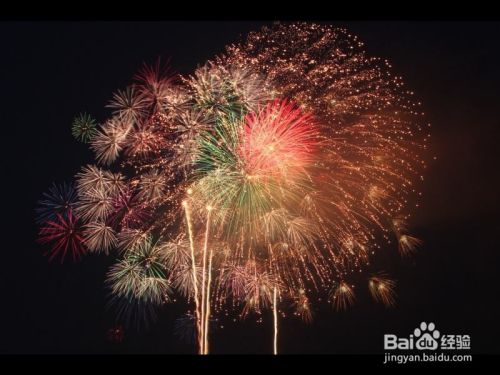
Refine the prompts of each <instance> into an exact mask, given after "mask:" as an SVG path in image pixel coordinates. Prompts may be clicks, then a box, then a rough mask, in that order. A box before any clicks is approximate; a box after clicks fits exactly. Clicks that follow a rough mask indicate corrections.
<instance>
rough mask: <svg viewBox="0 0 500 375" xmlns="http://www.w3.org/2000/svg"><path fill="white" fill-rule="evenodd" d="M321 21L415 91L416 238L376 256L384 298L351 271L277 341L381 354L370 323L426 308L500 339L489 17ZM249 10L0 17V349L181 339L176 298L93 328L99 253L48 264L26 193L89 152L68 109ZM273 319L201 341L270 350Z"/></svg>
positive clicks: (188, 49) (499, 130)
mask: <svg viewBox="0 0 500 375" xmlns="http://www.w3.org/2000/svg"><path fill="white" fill-rule="evenodd" d="M332 23H333V24H334V25H338V26H344V27H347V28H348V29H349V30H351V31H352V32H353V33H354V34H357V35H358V36H359V37H360V38H361V40H363V41H364V42H365V47H366V50H367V51H368V53H369V54H371V55H377V56H381V57H384V58H388V59H389V60H390V61H391V62H392V65H393V69H394V72H395V73H396V74H398V75H402V76H403V77H404V79H405V82H406V83H407V86H408V87H410V88H412V89H413V90H414V91H415V93H416V95H417V96H418V97H419V98H420V99H421V101H422V102H423V108H424V109H425V111H426V114H427V120H428V121H429V122H430V123H431V124H432V128H431V134H432V141H431V146H432V147H431V153H430V155H429V163H428V164H429V169H428V171H427V172H426V174H425V177H426V179H425V182H424V184H423V185H422V192H423V198H422V200H421V202H420V207H419V208H418V209H417V210H416V212H415V217H414V219H413V221H412V223H411V225H412V229H413V231H412V232H413V233H414V234H415V235H416V236H418V237H419V238H421V239H422V240H423V241H424V245H423V246H422V248H421V249H420V251H419V253H417V254H416V255H415V256H414V257H412V258H411V259H403V260H400V259H398V258H397V257H394V256H382V261H379V262H378V263H379V264H378V265H379V266H380V267H383V268H384V269H385V270H387V271H388V272H390V274H391V275H393V276H394V277H395V278H396V279H397V280H398V289H397V291H398V305H397V307H396V308H393V309H386V308H384V307H383V306H380V305H378V304H375V303H374V302H373V301H372V300H371V299H370V298H369V296H368V293H367V292H366V290H365V285H364V284H363V282H364V281H363V280H365V279H363V278H361V277H360V278H359V279H358V280H355V281H356V282H357V285H358V286H357V288H356V290H357V297H358V298H357V303H356V305H355V306H354V307H353V308H352V309H351V310H350V311H348V312H345V313H335V312H333V311H332V310H331V309H330V308H329V307H328V306H325V305H320V307H318V308H317V310H316V312H315V320H314V322H313V323H312V324H311V325H305V324H303V323H301V322H300V321H297V320H295V319H287V320H282V321H281V322H280V328H281V330H280V352H282V353H361V354H362V353H381V352H382V351H383V343H382V340H383V334H384V333H397V334H400V335H402V336H406V335H408V334H410V333H411V331H412V330H413V329H414V328H415V327H416V326H417V325H418V324H419V323H420V322H421V321H432V322H435V323H436V325H437V328H438V329H439V330H440V331H441V332H442V333H448V334H470V335H471V338H472V340H471V341H472V352H473V353H497V354H498V353H500V341H499V339H498V338H499V337H500V329H499V327H500V324H499V322H498V315H499V312H500V311H499V310H500V309H499V305H498V304H499V302H498V301H499V297H500V295H499V291H498V290H499V289H498V278H497V275H496V271H497V269H498V264H499V260H500V259H499V258H500V256H499V250H500V249H499V246H498V236H499V234H500V219H499V217H498V182H499V180H500V178H499V177H500V172H499V167H498V148H499V147H500V116H499V110H498V108H499V95H498V91H499V88H500V52H499V49H498V41H499V37H500V24H499V23H479V22H475V23H464V22H461V23H458V22H332ZM263 24H269V22H261V23H256V22H252V23H250V22H148V23H139V22H52V23H50V22H25V23H19V22H2V23H0V45H1V51H2V53H1V62H0V96H1V101H0V136H1V139H2V141H3V142H2V147H1V149H2V154H3V155H2V159H1V160H2V162H1V163H2V164H1V166H2V178H1V185H2V196H1V197H2V198H1V203H2V207H1V217H2V237H1V242H0V244H1V245H0V252H1V257H0V265H1V268H0V277H1V279H0V282H1V286H0V297H1V300H0V306H1V307H0V318H1V319H0V324H1V326H2V327H1V331H0V352H1V353H194V352H195V349H194V346H193V345H190V344H187V343H183V342H182V341H180V340H179V339H178V338H176V337H175V336H174V335H173V322H174V319H175V318H176V317H178V316H179V315H180V314H182V312H183V311H184V310H185V308H186V307H185V306H183V305H182V304H180V305H179V304H177V305H169V306H167V308H166V309H165V310H164V312H163V313H162V316H161V318H160V320H159V321H158V322H157V324H155V325H153V327H152V329H150V330H149V331H147V332H142V333H135V332H133V331H126V332H125V340H124V341H123V342H122V343H121V344H113V343H110V342H107V341H106V338H105V334H106V330H107V329H108V328H109V327H111V326H112V325H113V314H112V313H110V312H107V311H106V310H105V301H106V298H105V297H106V296H105V291H104V287H103V280H104V274H105V272H106V269H107V267H109V265H110V264H111V262H112V260H111V259H109V258H105V257H104V256H95V255H94V256H88V257H86V258H84V259H83V260H82V261H81V262H79V263H76V264H73V263H71V262H66V263H65V264H64V265H60V264H58V263H57V262H54V263H51V264H49V263H48V262H47V258H46V257H44V256H43V252H44V248H43V247H42V246H40V245H38V244H36V242H35V239H36V232H37V227H36V226H35V224H34V216H35V215H34V207H35V205H36V201H37V200H38V199H39V198H40V196H41V194H42V192H44V191H46V190H47V188H48V187H49V186H50V184H51V183H52V182H53V181H56V182H62V181H70V180H71V178H72V176H73V175H74V174H75V173H76V172H77V171H78V170H79V168H80V166H81V165H83V164H86V163H88V162H91V161H92V153H91V152H90V151H88V150H87V148H86V146H84V145H82V144H79V143H77V142H76V141H74V140H73V138H72V136H71V132H70V124H71V121H72V119H73V117H74V116H75V115H76V114H77V113H79V112H81V111H87V112H90V113H92V114H93V115H94V116H95V117H97V118H98V119H104V118H105V117H106V115H107V112H106V111H105V109H104V105H105V103H106V102H107V101H108V100H109V99H110V97H111V94H112V92H113V91H114V90H116V89H117V88H123V87H124V86H126V85H127V84H128V82H129V81H130V78H131V77H132V76H133V75H134V73H135V72H136V71H137V69H138V68H139V67H140V66H141V64H142V63H143V62H154V61H155V60H156V58H157V57H159V56H160V57H164V58H171V60H170V61H171V62H170V64H171V66H172V68H174V69H175V70H176V71H177V72H179V73H184V74H187V73H190V72H192V71H193V69H194V68H196V66H197V65H198V64H202V63H203V62H204V61H206V60H207V59H209V58H211V57H213V56H214V55H215V54H217V53H220V52H222V51H223V48H224V45H226V44H228V43H231V42H234V41H237V40H239V38H240V37H241V36H244V35H245V34H246V33H247V32H248V31H250V30H255V29H258V28H259V27H260V26H261V25H263ZM434 156H435V157H436V158H437V159H436V160H433V157H434ZM387 252H392V253H395V249H392V248H388V249H387ZM376 263H377V262H376ZM271 322H272V319H271V316H270V315H269V316H264V323H262V324H257V323H256V322H255V319H252V318H250V319H247V320H246V321H244V322H237V323H234V322H232V321H231V319H228V320H227V319H225V320H224V322H223V324H224V329H218V330H216V331H214V333H213V340H212V341H213V342H212V350H213V352H214V353H270V352H271V351H272V326H271Z"/></svg>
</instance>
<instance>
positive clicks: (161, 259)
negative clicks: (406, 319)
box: [38, 23, 428, 354]
mask: <svg viewBox="0 0 500 375" xmlns="http://www.w3.org/2000/svg"><path fill="white" fill-rule="evenodd" d="M108 108H110V109H111V112H112V113H111V117H110V118H109V119H107V120H105V121H103V122H102V123H101V124H102V125H100V126H99V129H96V122H95V121H93V120H91V119H90V117H88V116H87V115H85V116H84V115H82V116H80V117H79V118H77V119H78V121H76V120H75V121H76V122H75V124H77V125H74V126H73V134H74V135H75V137H76V138H78V139H80V140H83V141H86V142H89V143H90V149H91V150H92V151H93V152H94V154H95V158H96V163H97V164H98V165H99V166H96V165H87V166H85V167H84V168H82V170H81V171H80V172H79V173H78V174H77V175H76V184H75V187H76V188H75V189H71V188H69V187H65V186H64V187H62V188H56V187H53V188H51V190H50V191H49V193H48V194H46V195H45V196H44V198H43V199H42V201H41V202H40V205H39V209H38V214H39V221H40V222H41V223H44V224H43V225H44V226H43V227H42V230H41V231H40V236H41V241H42V242H49V241H55V245H54V248H53V249H54V251H53V254H62V255H63V256H64V255H65V254H66V253H67V252H68V251H71V252H72V253H73V254H80V253H82V252H83V251H85V250H89V251H92V252H103V253H106V254H113V256H117V257H118V259H117V263H116V264H115V265H113V266H112V267H111V269H110V270H109V272H108V275H107V285H108V286H109V290H110V292H111V304H112V305H114V306H115V307H116V308H117V310H118V314H119V316H122V317H124V318H125V319H129V318H130V317H131V316H137V314H140V313H141V311H144V312H148V314H146V315H148V316H153V315H154V313H156V310H157V309H158V308H160V307H161V306H162V305H163V304H164V303H165V302H169V301H171V300H172V298H171V297H170V296H171V295H172V294H173V293H177V294H178V295H179V296H181V297H183V298H184V299H185V300H186V301H187V303H189V304H191V307H194V309H191V311H192V313H190V315H189V316H185V317H183V318H182V321H183V322H184V323H185V324H187V323H186V322H189V324H191V323H193V328H194V330H195V331H196V338H197V343H198V346H199V353H201V354H207V353H208V352H209V340H208V337H209V325H210V324H209V322H210V320H211V319H212V318H211V316H212V314H214V313H217V312H220V311H221V310H225V311H227V310H228V309H231V308H233V309H238V310H239V315H240V316H241V317H245V316H249V315H250V313H251V312H253V313H256V314H257V315H259V316H262V315H263V314H264V312H265V311H266V310H272V315H273V322H274V352H275V353H277V347H278V326H279V324H278V315H279V314H278V312H280V311H281V310H284V309H285V308H286V307H285V306H288V307H290V306H291V308H292V309H293V311H294V312H293V313H294V314H295V315H297V316H300V317H301V318H302V319H303V320H304V321H305V322H310V321H311V320H312V311H313V306H312V302H311V299H310V298H309V297H308V296H307V295H306V291H307V294H309V295H312V293H315V294H321V293H328V292H329V293H330V295H329V296H330V300H331V302H332V304H333V306H334V308H335V309H336V310H345V309H347V308H348V307H350V306H351V305H352V304H353V303H354V300H355V297H354V286H352V285H350V284H348V283H347V281H345V280H348V278H349V276H350V275H351V274H352V273H353V272H359V271H362V270H363V269H364V268H365V266H366V265H367V264H368V263H369V262H370V258H371V256H372V255H374V254H376V252H377V251H378V250H379V249H381V248H383V247H384V246H386V245H387V246H389V244H391V237H392V236H393V235H395V239H396V241H397V243H398V245H399V250H400V252H401V253H402V254H403V255H404V254H409V253H411V252H412V251H413V250H414V249H415V248H416V246H417V245H419V243H420V242H419V240H418V239H416V238H415V237H413V236H411V235H410V234H409V232H408V225H407V223H406V221H407V220H408V219H409V217H410V214H411V213H410V212H409V207H410V206H409V202H410V201H411V200H412V198H413V197H414V196H415V195H416V193H417V187H416V182H417V181H419V180H422V171H423V170H424V168H425V163H424V161H423V155H424V153H425V150H426V148H427V140H428V133H427V131H426V128H425V126H423V123H422V121H423V120H422V112H421V110H420V104H419V103H418V102H417V101H416V100H415V99H413V94H412V93H411V92H409V91H407V90H406V89H404V86H403V82H402V80H401V79H400V78H399V77H397V76H395V75H394V74H393V73H392V72H391V68H390V65H389V64H388V63H387V62H386V61H383V60H381V59H378V58H372V57H369V56H367V55H366V53H365V52H364V51H363V49H362V43H361V42H359V40H358V39H357V38H356V37H354V36H351V35H350V34H349V33H348V32H347V31H345V30H343V29H336V28H332V27H329V26H321V25H316V24H307V23H297V24H290V25H276V26H274V27H272V28H263V29H262V30H261V31H259V32H254V33H250V34H249V36H248V38H247V39H246V40H245V41H243V42H242V43H239V44H235V45H231V46H228V47H227V49H226V52H225V53H224V54H223V55H220V56H217V57H215V58H214V59H213V60H211V61H208V62H207V63H205V64H204V65H202V66H201V67H200V68H198V69H197V70H196V71H195V72H194V73H193V74H192V75H189V76H186V77H182V76H174V75H172V74H170V73H169V72H168V70H167V69H164V68H163V67H162V66H161V65H160V62H159V61H158V62H157V64H155V65H153V66H151V67H150V66H147V65H145V66H144V67H143V68H142V69H141V70H140V72H139V73H138V74H137V75H136V76H135V77H134V79H133V82H132V83H131V85H130V86H128V87H127V88H126V89H125V90H119V91H117V92H116V93H115V94H114V95H113V96H112V100H111V101H110V103H109V104H108ZM89 124H92V126H90V125H89ZM104 166H106V167H109V168H112V171H111V170H107V169H105V167H104ZM74 215H77V216H76V217H75V216H74ZM80 223H81V224H80ZM115 250H116V251H115ZM394 286H395V284H394V281H392V280H391V279H390V278H388V277H386V276H383V275H379V276H373V277H371V278H370V279H369V289H370V292H371V294H372V296H373V298H374V299H375V300H377V301H380V302H382V303H384V304H386V305H392V304H393V303H394V297H395V294H394ZM284 301H287V302H291V303H287V304H286V305H285V304H284V303H283V302H284ZM283 315H284V314H283ZM184 323H182V324H184Z"/></svg>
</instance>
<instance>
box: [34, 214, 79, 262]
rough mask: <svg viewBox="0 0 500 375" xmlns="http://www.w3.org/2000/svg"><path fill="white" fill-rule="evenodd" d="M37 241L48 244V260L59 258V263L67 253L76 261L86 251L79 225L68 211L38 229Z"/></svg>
mask: <svg viewBox="0 0 500 375" xmlns="http://www.w3.org/2000/svg"><path fill="white" fill-rule="evenodd" d="M38 241H39V242H40V243H50V244H51V245H52V247H51V249H50V251H49V260H52V259H54V258H55V257H60V258H61V263H62V262H63V261H64V259H65V257H66V256H67V255H68V253H71V256H72V258H73V260H77V259H78V258H80V256H81V255H83V254H84V253H85V251H86V250H85V247H84V245H83V244H84V236H83V232H82V227H81V224H80V222H79V220H78V218H77V217H75V216H74V215H73V211H72V210H68V211H67V212H66V214H65V215H64V216H63V215H62V214H60V213H58V214H56V219H54V220H49V221H47V222H45V223H44V224H43V226H42V227H41V228H40V232H39V237H38Z"/></svg>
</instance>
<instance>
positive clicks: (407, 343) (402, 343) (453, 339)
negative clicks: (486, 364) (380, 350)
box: [384, 322, 470, 350]
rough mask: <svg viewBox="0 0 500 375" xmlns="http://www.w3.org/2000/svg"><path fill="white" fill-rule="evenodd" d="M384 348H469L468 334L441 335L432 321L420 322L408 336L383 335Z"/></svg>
mask: <svg viewBox="0 0 500 375" xmlns="http://www.w3.org/2000/svg"><path fill="white" fill-rule="evenodd" d="M384 349H385V350H436V349H453V350H461V349H470V336H469V335H442V334H441V333H440V332H439V331H438V330H437V329H436V325H435V324H434V323H432V322H431V323H426V322H422V323H420V325H419V326H418V327H417V328H415V329H414V330H413V334H410V336H409V337H398V336H396V335H393V334H386V335H384Z"/></svg>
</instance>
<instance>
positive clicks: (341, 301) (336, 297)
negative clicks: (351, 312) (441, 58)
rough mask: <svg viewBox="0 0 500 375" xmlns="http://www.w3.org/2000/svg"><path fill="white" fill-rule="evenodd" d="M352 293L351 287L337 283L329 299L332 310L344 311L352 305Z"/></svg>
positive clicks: (343, 283)
mask: <svg viewBox="0 0 500 375" xmlns="http://www.w3.org/2000/svg"><path fill="white" fill-rule="evenodd" d="M354 298H355V297H354V291H353V290H352V287H351V286H349V285H348V284H347V283H345V282H341V283H339V285H338V286H337V287H336V288H333V289H332V291H331V293H330V299H331V302H332V305H333V308H334V309H335V310H337V311H341V310H346V309H347V308H348V307H350V306H352V304H353V303H354Z"/></svg>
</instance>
